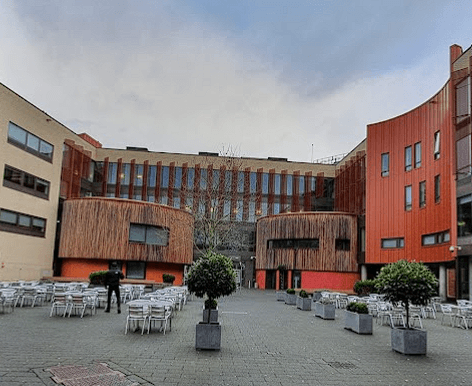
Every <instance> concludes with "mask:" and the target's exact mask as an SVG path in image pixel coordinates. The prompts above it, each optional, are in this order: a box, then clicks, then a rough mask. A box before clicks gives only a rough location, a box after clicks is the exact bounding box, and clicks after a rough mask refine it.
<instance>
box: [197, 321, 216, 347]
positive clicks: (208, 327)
mask: <svg viewBox="0 0 472 386" xmlns="http://www.w3.org/2000/svg"><path fill="white" fill-rule="evenodd" d="M220 347H221V324H220V323H202V322H200V323H198V324H197V328H196V334H195V348H196V349H197V350H219V349H220Z"/></svg>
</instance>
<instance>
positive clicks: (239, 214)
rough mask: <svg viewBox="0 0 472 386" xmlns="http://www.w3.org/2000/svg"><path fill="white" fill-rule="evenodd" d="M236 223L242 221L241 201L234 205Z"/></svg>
mask: <svg viewBox="0 0 472 386" xmlns="http://www.w3.org/2000/svg"><path fill="white" fill-rule="evenodd" d="M236 221H243V200H238V201H237V203H236Z"/></svg>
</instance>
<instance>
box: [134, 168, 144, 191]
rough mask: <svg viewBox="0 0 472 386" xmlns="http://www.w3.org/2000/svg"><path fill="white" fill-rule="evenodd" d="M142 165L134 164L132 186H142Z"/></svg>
mask: <svg viewBox="0 0 472 386" xmlns="http://www.w3.org/2000/svg"><path fill="white" fill-rule="evenodd" d="M143 174H144V165H134V186H143Z"/></svg>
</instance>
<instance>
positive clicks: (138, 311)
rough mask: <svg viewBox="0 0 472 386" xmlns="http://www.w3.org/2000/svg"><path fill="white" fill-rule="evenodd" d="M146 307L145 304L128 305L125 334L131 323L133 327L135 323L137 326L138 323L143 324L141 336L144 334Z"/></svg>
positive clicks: (147, 314) (146, 316)
mask: <svg viewBox="0 0 472 386" xmlns="http://www.w3.org/2000/svg"><path fill="white" fill-rule="evenodd" d="M148 307H149V306H148V305H145V304H130V303H128V316H127V317H126V326H125V334H127V333H128V331H129V327H130V326H131V322H133V325H135V323H136V322H137V323H138V324H139V322H140V321H142V322H143V328H142V330H141V335H143V334H144V326H145V325H146V321H147V319H148V317H149V312H148Z"/></svg>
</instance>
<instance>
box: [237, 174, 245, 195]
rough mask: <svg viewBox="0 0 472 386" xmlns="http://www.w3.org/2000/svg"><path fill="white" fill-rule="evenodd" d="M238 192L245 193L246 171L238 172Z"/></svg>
mask: <svg viewBox="0 0 472 386" xmlns="http://www.w3.org/2000/svg"><path fill="white" fill-rule="evenodd" d="M238 193H244V172H238Z"/></svg>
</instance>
